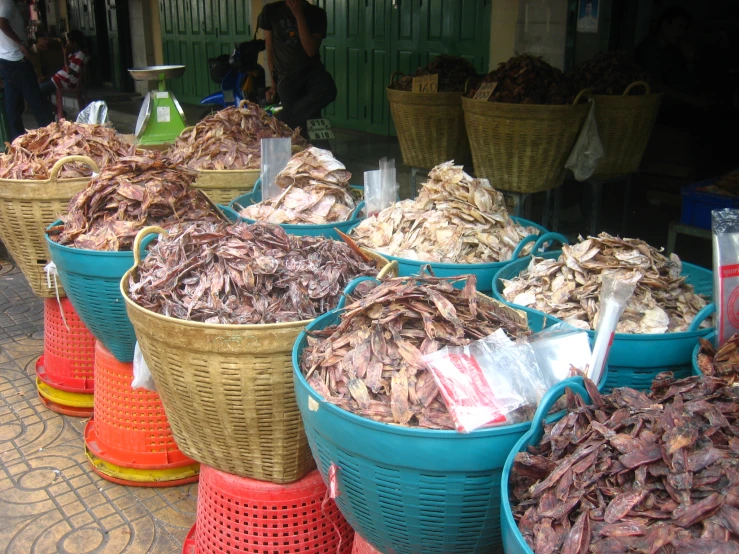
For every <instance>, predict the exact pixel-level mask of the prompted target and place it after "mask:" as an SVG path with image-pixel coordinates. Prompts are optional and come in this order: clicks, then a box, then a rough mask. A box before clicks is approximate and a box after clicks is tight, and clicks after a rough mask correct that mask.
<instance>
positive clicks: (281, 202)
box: [239, 147, 356, 225]
mask: <svg viewBox="0 0 739 554" xmlns="http://www.w3.org/2000/svg"><path fill="white" fill-rule="evenodd" d="M351 176H352V174H351V173H349V172H348V171H347V170H346V167H344V164H342V163H341V162H339V161H338V160H337V159H336V158H334V157H333V155H332V154H331V152H329V151H328V150H322V149H320V148H314V147H311V148H307V149H306V150H303V151H301V152H298V153H297V154H295V155H294V156H293V157H292V159H291V160H290V161H289V162H288V164H287V166H286V167H285V169H283V170H282V171H280V173H278V174H277V177H276V179H275V182H276V183H277V185H279V186H280V188H282V189H283V192H282V193H280V195H279V196H276V197H275V198H270V199H269V200H264V201H262V202H258V203H256V204H253V205H251V206H247V207H246V208H244V209H242V210H241V211H240V212H239V213H240V214H241V215H242V216H244V217H247V218H249V219H253V220H255V221H263V222H267V223H293V224H295V223H308V224H313V225H320V224H324V223H332V222H337V221H347V220H348V219H349V217H350V216H351V214H352V211H353V210H354V208H355V207H356V202H355V201H354V198H353V196H352V190H351V188H349V179H351Z"/></svg>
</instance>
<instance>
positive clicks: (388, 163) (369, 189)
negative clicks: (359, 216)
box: [364, 158, 398, 216]
mask: <svg viewBox="0 0 739 554" xmlns="http://www.w3.org/2000/svg"><path fill="white" fill-rule="evenodd" d="M397 195H398V183H397V170H396V169H395V160H394V159H391V160H388V159H387V158H382V159H381V160H380V169H379V170H375V171H365V172H364V200H365V202H366V204H367V215H368V216H373V215H377V214H378V213H380V212H381V211H382V210H384V209H385V208H387V207H388V206H390V205H391V204H392V203H393V202H395V200H396V197H397Z"/></svg>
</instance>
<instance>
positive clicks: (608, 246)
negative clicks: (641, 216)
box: [503, 233, 707, 333]
mask: <svg viewBox="0 0 739 554" xmlns="http://www.w3.org/2000/svg"><path fill="white" fill-rule="evenodd" d="M604 272H621V273H623V277H624V279H633V280H635V282H636V290H635V291H634V294H633V295H632V297H631V298H630V299H629V302H628V304H627V306H626V310H625V311H624V314H623V316H622V317H621V319H620V321H619V322H618V326H617V328H616V332H618V333H676V332H681V331H687V329H688V327H689V326H690V323H691V321H693V318H694V317H695V315H696V314H697V313H698V312H699V311H700V310H701V309H702V308H703V307H705V306H706V303H707V301H706V298H705V297H703V296H702V295H700V294H696V293H695V292H694V290H693V287H692V285H689V284H687V283H686V281H685V277H683V276H681V272H682V263H681V262H680V258H678V257H677V255H675V254H671V255H670V257H669V258H667V257H665V256H664V255H662V254H661V252H660V250H657V249H656V248H654V247H653V246H650V245H648V244H647V243H646V242H644V241H642V240H638V239H621V238H618V237H613V236H611V235H609V234H608V233H601V234H600V235H598V236H597V237H588V238H587V240H582V237H580V242H579V243H577V244H573V245H564V246H563V247H562V254H561V255H560V256H559V258H558V259H556V260H555V259H541V258H532V259H531V263H530V264H529V266H528V268H527V269H525V270H524V271H523V272H521V274H520V275H518V276H517V277H516V278H514V279H511V280H506V279H503V284H504V287H505V288H504V289H503V297H504V298H505V299H506V300H507V301H509V302H512V303H514V304H518V305H521V306H528V307H530V308H534V309H536V310H539V311H540V312H545V313H547V314H550V315H553V316H555V317H557V318H559V319H567V320H568V321H569V322H570V323H573V324H576V325H578V326H579V327H582V328H584V329H595V328H596V327H597V325H598V313H599V312H598V301H599V297H600V289H601V282H602V281H601V278H602V275H603V273H604ZM704 325H707V324H704Z"/></svg>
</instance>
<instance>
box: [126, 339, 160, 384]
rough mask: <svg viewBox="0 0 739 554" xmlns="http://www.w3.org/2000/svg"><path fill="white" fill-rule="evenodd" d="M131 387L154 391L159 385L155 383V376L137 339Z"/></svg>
mask: <svg viewBox="0 0 739 554" xmlns="http://www.w3.org/2000/svg"><path fill="white" fill-rule="evenodd" d="M131 387H132V388H134V389H146V390H150V391H153V392H156V391H157V386H156V384H155V383H154V378H153V377H152V376H151V371H149V366H148V365H147V364H146V360H145V359H144V354H143V353H142V352H141V348H139V342H138V341H136V346H135V348H134V349H133V381H131Z"/></svg>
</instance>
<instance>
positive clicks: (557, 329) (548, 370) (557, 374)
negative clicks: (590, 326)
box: [529, 321, 592, 388]
mask: <svg viewBox="0 0 739 554" xmlns="http://www.w3.org/2000/svg"><path fill="white" fill-rule="evenodd" d="M529 344H530V345H531V347H532V348H533V349H534V353H535V354H536V361H537V362H538V363H539V369H540V370H541V374H542V376H543V378H544V380H545V382H546V384H547V388H549V387H553V386H554V385H556V384H557V383H559V382H560V381H563V380H565V379H567V378H568V377H569V376H570V368H571V367H576V368H578V369H581V370H584V369H585V368H586V367H587V365H588V364H589V363H590V357H591V356H592V351H591V349H590V341H589V340H588V334H587V333H586V332H585V331H583V330H582V329H578V328H576V327H573V326H572V325H570V324H569V323H567V322H564V321H563V322H561V323H557V324H556V325H552V326H551V327H547V328H546V329H543V330H541V331H539V332H538V333H534V334H533V335H531V336H530V337H529Z"/></svg>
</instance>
